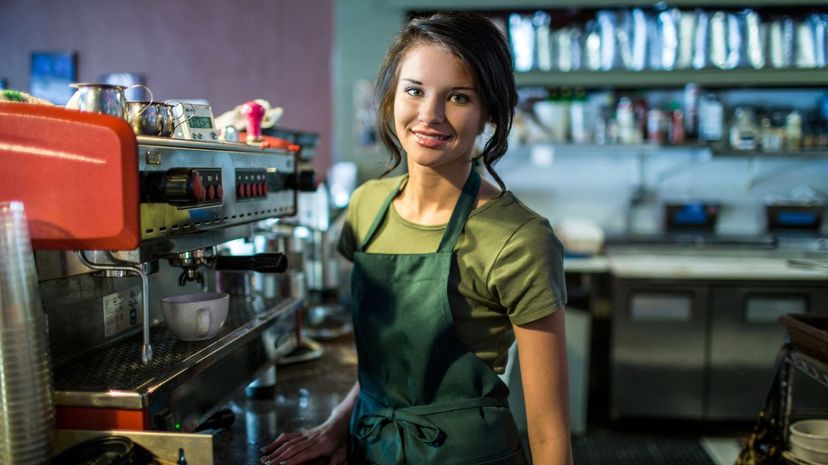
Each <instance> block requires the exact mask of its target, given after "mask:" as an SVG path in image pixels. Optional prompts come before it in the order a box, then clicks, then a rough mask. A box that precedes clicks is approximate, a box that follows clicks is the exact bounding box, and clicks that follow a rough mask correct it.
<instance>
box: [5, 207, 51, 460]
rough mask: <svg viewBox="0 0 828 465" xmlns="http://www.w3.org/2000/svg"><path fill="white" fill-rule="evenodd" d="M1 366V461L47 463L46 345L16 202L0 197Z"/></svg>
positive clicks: (48, 383)
mask: <svg viewBox="0 0 828 465" xmlns="http://www.w3.org/2000/svg"><path fill="white" fill-rule="evenodd" d="M0 370H2V376H1V377H0V413H1V414H2V421H0V463H10V464H11V463H13V464H15V465H18V464H19V465H28V464H43V463H46V462H48V459H49V456H50V454H51V448H52V447H51V446H52V436H53V434H54V419H55V413H54V408H53V405H52V381H51V380H52V375H51V369H50V356H49V345H48V339H47V333H46V318H45V316H44V313H43V309H42V307H41V305H40V299H39V295H38V292H37V275H36V271H35V265H34V256H33V255H32V248H31V242H30V240H29V231H28V226H27V223H26V215H25V211H24V209H23V204H22V203H20V202H0Z"/></svg>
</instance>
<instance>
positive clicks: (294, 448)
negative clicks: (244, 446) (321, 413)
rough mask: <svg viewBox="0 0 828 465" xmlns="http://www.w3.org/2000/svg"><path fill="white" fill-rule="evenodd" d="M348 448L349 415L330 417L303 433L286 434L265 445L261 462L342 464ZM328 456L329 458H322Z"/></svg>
mask: <svg viewBox="0 0 828 465" xmlns="http://www.w3.org/2000/svg"><path fill="white" fill-rule="evenodd" d="M347 451H348V421H347V418H342V419H335V418H331V419H329V420H328V421H326V422H325V423H323V424H321V425H319V426H317V427H315V428H313V429H310V430H308V431H304V432H302V433H283V434H281V435H279V437H277V438H276V440H274V441H273V442H271V443H270V444H269V445H267V446H265V447H264V448H262V462H263V463H265V464H271V465H298V464H301V463H306V462H308V461H310V460H314V459H319V460H316V461H314V462H313V463H319V464H330V465H341V464H344V463H345V459H346V455H347ZM323 459H327V460H323Z"/></svg>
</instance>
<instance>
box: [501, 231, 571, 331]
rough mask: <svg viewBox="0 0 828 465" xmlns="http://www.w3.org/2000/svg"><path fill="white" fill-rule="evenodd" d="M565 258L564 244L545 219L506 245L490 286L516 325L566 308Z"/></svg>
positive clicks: (517, 232)
mask: <svg viewBox="0 0 828 465" xmlns="http://www.w3.org/2000/svg"><path fill="white" fill-rule="evenodd" d="M563 255H564V249H563V245H562V244H561V242H560V241H559V240H558V238H557V237H556V236H555V233H554V231H553V230H552V227H551V226H550V225H549V221H547V220H546V219H545V218H541V217H536V218H533V219H531V220H529V221H527V222H526V223H524V224H523V225H522V226H521V227H520V228H518V229H517V230H516V231H515V232H514V234H512V236H511V237H510V238H509V240H508V241H507V242H506V244H505V245H504V246H503V249H502V250H501V252H500V254H499V255H498V257H497V258H496V259H495V261H494V264H493V266H492V269H491V271H490V273H489V279H488V287H489V289H491V291H492V294H493V295H495V296H497V298H498V299H499V301H500V303H501V305H503V306H504V307H505V308H506V312H507V315H508V316H509V319H510V320H511V321H512V323H513V324H516V325H523V324H526V323H530V322H532V321H535V320H537V319H539V318H542V317H544V316H547V315H550V314H552V313H554V312H556V311H558V310H560V309H561V308H563V307H564V305H565V304H566V281H565V279H564V270H563Z"/></svg>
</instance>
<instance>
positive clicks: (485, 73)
mask: <svg viewBox="0 0 828 465" xmlns="http://www.w3.org/2000/svg"><path fill="white" fill-rule="evenodd" d="M424 44H428V45H437V46H440V47H442V48H444V49H446V50H448V51H449V52H450V53H452V54H453V55H455V56H456V57H457V58H458V59H460V61H461V62H463V63H464V64H465V65H466V67H467V68H468V70H469V72H470V73H471V75H472V78H473V79H474V83H475V86H477V90H478V92H479V93H480V95H481V98H482V101H483V121H485V122H487V123H490V124H492V125H493V126H494V134H493V135H492V137H491V138H490V139H489V140H488V141H487V142H486V145H485V147H484V148H483V151H482V153H481V154H480V158H481V159H482V160H483V164H484V165H485V166H486V169H487V170H488V171H489V173H491V174H492V177H493V178H494V179H495V181H496V182H497V184H498V185H499V186H500V188H501V189H503V190H506V188H505V186H504V184H503V181H502V180H501V179H500V176H498V175H497V173H495V171H494V169H493V168H492V166H493V165H494V164H495V162H497V160H499V159H500V157H502V156H503V154H504V153H506V149H507V148H508V141H507V139H508V136H509V130H511V128H512V117H513V116H514V113H515V105H517V89H516V86H515V76H514V68H513V66H512V54H511V52H510V50H509V46H508V44H507V43H506V39H505V38H504V37H503V33H501V32H500V30H499V29H498V28H497V27H496V26H495V25H494V23H492V22H491V21H490V20H489V19H488V18H486V17H484V16H481V15H479V14H476V13H465V12H463V13H455V12H447V13H437V14H435V15H432V16H430V17H427V18H414V19H412V20H411V21H410V22H409V23H408V24H407V25H406V27H405V29H403V31H402V32H401V33H400V35H399V36H398V37H397V39H396V40H395V41H394V43H393V44H391V47H390V48H389V49H388V52H387V53H386V55H385V59H384V60H383V63H382V66H381V67H380V72H379V77H378V79H377V87H376V97H377V101H378V104H379V109H378V115H377V130H378V132H379V137H380V139H381V140H382V143H383V144H384V145H385V147H386V148H387V149H388V151H389V154H390V157H391V160H390V167H389V168H388V169H387V170H386V171H385V172H384V173H383V174H382V175H383V176H385V175H386V174H388V173H390V172H391V171H393V170H394V169H395V168H396V167H397V166H399V164H400V161H402V152H401V147H400V140H399V137H398V135H397V134H396V133H395V131H394V97H395V95H396V86H397V80H398V79H399V67H400V63H401V62H402V61H403V59H405V56H406V54H407V53H408V52H409V51H410V50H411V49H412V48H414V47H416V46H418V45H424Z"/></svg>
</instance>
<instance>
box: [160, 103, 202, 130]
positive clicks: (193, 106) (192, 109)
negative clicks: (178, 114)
mask: <svg viewBox="0 0 828 465" xmlns="http://www.w3.org/2000/svg"><path fill="white" fill-rule="evenodd" d="M170 102H175V103H176V104H178V105H181V108H182V110H181V111H183V112H184V116H187V111H186V110H184V105H189V106H190V116H188V117H186V118H184V120H183V121H179V122H177V123H173V131H175V129H176V128H178V127H179V126H181V125H182V124H184V123H186V122H187V121H190V118H192V117H193V116H195V105H193V104H192V103H190V102H181V101H178V100H165V101H164V103H166V104H169V103H170Z"/></svg>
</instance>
